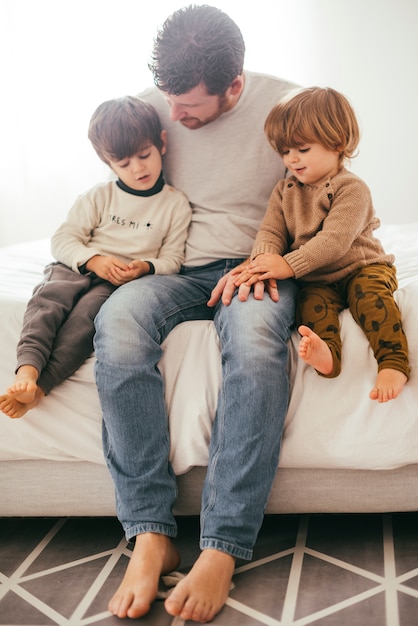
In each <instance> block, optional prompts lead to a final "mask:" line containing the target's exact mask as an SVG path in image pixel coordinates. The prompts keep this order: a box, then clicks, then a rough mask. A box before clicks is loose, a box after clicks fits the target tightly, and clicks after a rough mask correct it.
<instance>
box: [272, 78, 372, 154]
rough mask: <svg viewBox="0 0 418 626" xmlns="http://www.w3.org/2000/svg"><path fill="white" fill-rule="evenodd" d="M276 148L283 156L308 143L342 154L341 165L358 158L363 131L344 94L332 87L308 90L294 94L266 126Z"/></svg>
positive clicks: (283, 102)
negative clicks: (361, 132)
mask: <svg viewBox="0 0 418 626" xmlns="http://www.w3.org/2000/svg"><path fill="white" fill-rule="evenodd" d="M264 131H265V133H266V135H267V138H268V140H269V142H270V144H271V145H272V146H273V148H274V149H275V150H276V151H277V152H278V153H279V154H280V155H283V153H284V152H285V151H286V150H288V149H289V148H293V147H297V146H301V145H304V144H306V143H319V144H321V145H322V146H324V147H325V148H327V149H329V150H338V152H339V159H340V163H341V164H342V163H343V162H344V161H345V160H347V159H351V158H353V157H354V156H356V150H357V146H358V144H359V141H360V129H359V125H358V122H357V118H356V115H355V113H354V110H353V108H352V106H351V105H350V103H349V101H348V100H347V98H346V97H345V96H343V94H341V93H339V92H338V91H336V90H335V89H331V88H329V87H308V88H307V89H300V90H297V91H296V92H292V93H291V94H289V95H288V96H287V97H286V98H284V99H283V100H281V101H280V102H279V103H278V104H277V105H276V106H274V107H273V109H272V110H271V111H270V113H269V115H268V116H267V119H266V121H265V124H264Z"/></svg>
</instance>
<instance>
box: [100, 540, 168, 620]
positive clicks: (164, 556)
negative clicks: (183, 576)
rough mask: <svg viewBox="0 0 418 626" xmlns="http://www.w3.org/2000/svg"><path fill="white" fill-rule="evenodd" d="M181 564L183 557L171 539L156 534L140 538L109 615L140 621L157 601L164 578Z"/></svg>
mask: <svg viewBox="0 0 418 626" xmlns="http://www.w3.org/2000/svg"><path fill="white" fill-rule="evenodd" d="M179 563H180V555H179V553H178V551H177V548H176V547H175V546H174V544H173V543H172V541H171V539H170V538H169V537H167V536H166V535H159V534H157V533H144V534H141V535H138V536H137V538H136V543H135V547H134V549H133V552H132V556H131V559H130V561H129V565H128V567H127V570H126V573H125V576H124V578H123V580H122V582H121V584H120V586H119V589H118V590H117V592H116V593H115V595H114V596H113V598H112V599H111V600H110V602H109V611H110V612H111V613H113V615H116V616H117V617H122V618H123V617H130V618H139V617H142V616H143V615H145V614H146V613H148V611H149V610H150V608H151V604H152V603H153V601H154V600H155V598H156V597H157V593H158V581H159V579H160V576H161V574H167V573H168V572H171V571H173V570H174V569H176V567H178V565H179Z"/></svg>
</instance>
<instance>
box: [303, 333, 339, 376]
mask: <svg viewBox="0 0 418 626" xmlns="http://www.w3.org/2000/svg"><path fill="white" fill-rule="evenodd" d="M298 331H299V334H300V335H302V339H301V340H300V343H299V356H300V358H301V359H303V360H304V361H306V363H308V365H312V367H313V368H315V369H316V371H317V372H320V373H321V374H325V375H326V376H328V375H329V374H332V370H333V369H334V362H333V360H332V353H331V350H330V349H329V347H328V345H327V344H326V343H325V341H324V340H323V339H321V337H319V335H317V334H316V333H314V331H313V330H311V329H310V328H309V327H308V326H303V325H302V326H299V328H298Z"/></svg>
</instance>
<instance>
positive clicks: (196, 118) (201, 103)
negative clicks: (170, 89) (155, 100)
mask: <svg viewBox="0 0 418 626" xmlns="http://www.w3.org/2000/svg"><path fill="white" fill-rule="evenodd" d="M165 98H166V101H167V104H168V106H169V107H170V119H172V120H173V122H180V124H183V126H186V128H190V129H192V130H195V129H196V128H201V127H202V126H205V125H206V124H209V122H213V121H214V120H216V118H218V117H219V116H220V115H222V113H225V111H228V110H229V109H230V108H231V105H230V104H229V99H228V91H227V92H226V94H224V95H221V96H219V95H216V96H210V95H209V94H208V92H207V89H206V86H205V85H203V84H200V85H198V86H197V87H194V89H191V90H190V91H188V92H187V93H185V94H180V95H179V96H174V95H173V94H166V96H165Z"/></svg>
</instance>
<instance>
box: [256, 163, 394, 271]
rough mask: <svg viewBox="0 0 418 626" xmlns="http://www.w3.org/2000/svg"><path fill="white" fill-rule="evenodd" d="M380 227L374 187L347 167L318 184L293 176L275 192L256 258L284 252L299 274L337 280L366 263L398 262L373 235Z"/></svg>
mask: <svg viewBox="0 0 418 626" xmlns="http://www.w3.org/2000/svg"><path fill="white" fill-rule="evenodd" d="M379 226H380V221H379V219H378V218H377V217H376V215H375V212H374V208H373V203H372V198H371V194H370V190H369V188H368V187H367V185H366V184H365V183H364V182H363V181H362V180H361V179H360V178H359V177H358V176H356V175H355V174H353V173H352V172H349V171H348V170H347V169H345V168H344V169H342V170H341V171H340V172H339V173H338V174H337V175H336V176H334V177H333V178H330V179H329V180H327V181H326V182H324V183H322V184H321V185H319V186H318V187H312V186H310V185H304V184H302V183H300V182H299V181H298V180H297V179H296V178H295V177H294V176H290V177H289V178H285V179H282V180H280V181H279V183H278V184H277V185H276V187H275V189H274V190H273V192H272V194H271V197H270V201H269V205H268V208H267V212H266V215H265V217H264V220H263V222H262V224H261V227H260V230H259V232H258V234H257V237H256V239H255V242H254V246H253V250H252V253H251V257H252V258H254V257H256V256H257V255H258V254H262V253H264V252H269V253H273V254H280V255H282V256H283V258H284V259H285V260H286V261H287V262H288V263H289V265H290V266H291V268H292V269H293V271H294V274H295V278H297V279H302V280H303V281H306V282H312V281H321V282H325V283H332V282H335V281H338V280H340V279H342V278H344V277H345V276H348V275H349V274H351V272H353V271H354V270H356V269H358V268H360V267H363V266H365V265H370V264H372V263H389V264H392V263H393V262H394V256H393V255H387V254H385V251H384V249H383V247H382V245H381V243H380V241H379V240H378V239H377V238H376V237H374V235H373V231H374V230H375V229H376V228H378V227H379Z"/></svg>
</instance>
